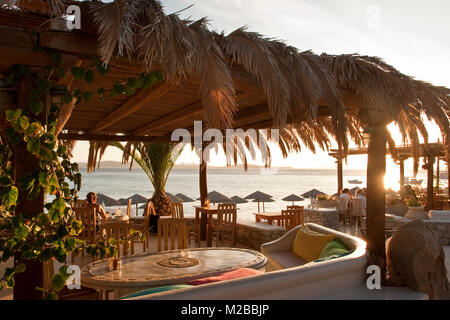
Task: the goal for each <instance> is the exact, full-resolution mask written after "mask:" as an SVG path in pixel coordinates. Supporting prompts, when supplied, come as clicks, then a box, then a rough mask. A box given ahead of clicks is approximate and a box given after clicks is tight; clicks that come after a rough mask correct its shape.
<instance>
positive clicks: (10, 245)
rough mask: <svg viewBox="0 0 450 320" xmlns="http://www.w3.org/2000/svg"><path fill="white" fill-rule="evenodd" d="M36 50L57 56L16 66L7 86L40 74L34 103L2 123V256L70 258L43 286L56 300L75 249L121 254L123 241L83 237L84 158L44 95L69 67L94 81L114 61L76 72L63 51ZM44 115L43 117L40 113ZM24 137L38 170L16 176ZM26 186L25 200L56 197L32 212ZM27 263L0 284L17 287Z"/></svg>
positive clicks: (123, 90)
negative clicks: (79, 213)
mask: <svg viewBox="0 0 450 320" xmlns="http://www.w3.org/2000/svg"><path fill="white" fill-rule="evenodd" d="M36 50H42V51H44V52H45V53H47V54H48V55H49V57H50V61H51V63H50V64H49V65H48V66H47V67H46V68H42V69H41V70H40V71H39V72H34V73H33V72H32V71H31V70H30V69H29V68H27V67H26V66H24V65H15V66H13V67H12V68H11V72H10V74H9V75H8V76H6V77H5V78H4V79H3V81H4V82H5V83H6V84H7V85H9V86H17V85H18V82H19V81H20V80H21V79H22V78H24V77H26V78H29V77H34V79H35V86H33V88H32V89H31V90H30V92H28V94H29V101H30V103H29V104H28V105H21V106H17V108H16V109H6V110H4V114H3V115H2V116H3V118H4V122H6V126H5V128H6V129H5V130H3V133H2V143H1V144H0V262H5V261H7V260H8V259H10V258H11V257H13V256H14V255H15V254H17V253H20V254H21V256H22V257H23V259H25V260H35V259H38V260H40V261H42V262H45V261H48V260H50V259H52V261H53V259H56V260H57V261H59V262H61V263H64V265H63V266H62V267H61V268H60V269H59V270H58V272H57V273H56V274H55V275H53V278H52V288H51V290H50V291H46V290H44V289H43V288H36V289H37V290H40V291H41V292H42V294H43V298H44V299H57V298H58V292H59V291H60V290H61V289H62V288H63V287H64V285H65V282H66V280H67V279H68V277H69V276H70V275H69V274H68V273H67V265H66V264H65V263H66V258H67V257H68V255H69V254H70V253H72V254H76V253H77V252H79V251H80V250H82V249H86V251H87V253H88V254H90V255H91V256H93V257H99V258H100V259H103V258H105V257H113V256H116V255H117V252H118V248H117V246H118V242H117V241H115V240H114V239H110V240H109V241H105V240H100V241H98V243H95V244H86V242H85V241H82V240H80V239H79V238H78V236H79V235H80V233H81V232H83V229H84V226H83V223H82V222H81V221H79V220H76V219H75V216H74V210H73V208H72V204H73V199H74V198H75V197H76V196H77V192H79V190H80V188H81V174H80V173H79V168H78V164H76V163H73V162H71V160H70V155H69V151H68V150H67V148H66V146H64V145H63V144H62V143H60V142H59V141H58V138H57V134H56V127H57V121H58V120H57V119H58V114H59V111H60V108H61V106H59V105H51V106H50V108H49V110H45V101H46V97H48V95H49V94H50V92H51V89H52V87H53V86H54V85H55V84H56V83H57V82H58V81H60V80H61V79H62V78H64V77H67V76H68V74H69V73H70V75H72V76H73V78H74V79H76V80H82V81H85V82H87V83H89V84H90V83H95V78H96V77H97V76H99V75H100V76H104V75H106V74H107V73H108V72H109V67H108V66H107V65H104V64H103V63H102V62H101V61H100V59H99V58H98V57H96V58H95V59H93V61H92V63H90V64H88V67H85V68H83V67H80V66H74V67H72V68H71V69H70V72H65V71H64V70H63V68H62V67H61V55H60V54H59V53H58V52H49V51H46V50H44V49H42V48H36ZM162 79H163V76H162V73H160V72H152V73H142V74H141V75H140V76H139V77H136V78H128V79H127V80H126V81H122V82H119V81H116V82H115V83H114V85H113V87H112V88H109V89H108V90H106V89H105V88H103V87H98V88H94V89H93V90H80V89H78V88H74V89H72V90H71V91H70V92H68V93H67V95H66V96H65V97H64V102H65V103H69V102H71V101H72V100H73V99H76V100H75V101H76V102H75V103H76V104H78V103H80V102H81V101H85V102H88V101H89V100H90V99H91V98H92V95H93V94H96V95H98V97H99V98H100V100H102V101H104V100H105V99H107V97H112V96H115V95H133V94H134V93H135V92H136V90H138V89H141V88H146V87H149V86H151V85H152V84H153V83H156V82H159V81H161V80H162ZM1 107H2V108H3V106H1ZM43 112H46V116H45V117H42V113H43ZM43 118H44V119H45V120H44V121H42V120H41V119H43ZM21 143H25V144H26V149H27V152H29V154H31V155H32V156H33V157H35V158H36V159H37V160H38V162H39V170H33V171H32V170H30V171H29V172H27V173H26V174H25V175H24V176H23V177H21V178H20V179H14V175H13V172H14V170H13V157H14V151H15V148H16V146H18V145H19V144H21ZM19 190H20V191H24V192H26V193H27V196H26V199H20V201H31V200H33V199H36V198H37V197H38V196H39V195H40V193H41V190H43V191H44V192H45V194H47V195H51V196H52V197H51V198H52V200H51V201H50V200H49V201H48V202H46V203H45V205H44V207H43V208H42V209H43V210H42V212H41V213H39V214H37V215H35V216H33V217H31V218H27V217H26V216H25V215H24V213H23V212H18V210H17V205H18V201H19ZM48 198H50V197H48ZM136 237H142V234H141V233H139V232H137V231H134V230H132V232H131V233H130V234H129V235H128V236H127V237H126V238H124V239H121V240H120V241H119V242H123V241H129V240H130V239H132V238H136ZM25 269H26V265H25V264H24V263H19V264H17V265H16V266H15V267H13V268H6V270H5V272H4V274H3V275H0V290H1V289H2V288H3V287H5V286H8V287H13V286H14V275H15V274H17V273H21V272H24V271H25Z"/></svg>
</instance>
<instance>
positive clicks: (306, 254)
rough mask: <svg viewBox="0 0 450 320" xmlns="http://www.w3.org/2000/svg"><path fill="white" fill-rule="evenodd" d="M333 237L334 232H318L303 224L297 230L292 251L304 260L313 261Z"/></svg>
mask: <svg viewBox="0 0 450 320" xmlns="http://www.w3.org/2000/svg"><path fill="white" fill-rule="evenodd" d="M335 238H336V236H335V235H334V234H323V233H319V232H316V231H314V230H311V229H309V228H308V227H307V226H303V227H301V228H300V229H299V230H298V231H297V235H296V236H295V239H294V243H293V245H292V252H293V253H294V254H295V255H297V256H298V257H300V258H301V259H302V260H303V261H305V262H310V261H314V260H316V259H318V258H319V257H320V253H321V252H322V249H323V247H325V245H326V244H327V243H328V242H330V241H332V240H334V239H335Z"/></svg>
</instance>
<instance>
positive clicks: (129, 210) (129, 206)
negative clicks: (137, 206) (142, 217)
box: [127, 199, 132, 217]
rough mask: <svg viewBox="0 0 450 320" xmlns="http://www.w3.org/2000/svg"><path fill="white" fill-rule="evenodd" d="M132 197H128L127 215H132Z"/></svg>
mask: <svg viewBox="0 0 450 320" xmlns="http://www.w3.org/2000/svg"><path fill="white" fill-rule="evenodd" d="M131 201H132V200H131V199H128V205H127V216H128V217H131Z"/></svg>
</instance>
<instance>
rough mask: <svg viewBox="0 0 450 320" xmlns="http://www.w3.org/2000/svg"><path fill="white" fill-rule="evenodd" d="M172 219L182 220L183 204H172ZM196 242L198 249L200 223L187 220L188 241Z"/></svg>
mask: <svg viewBox="0 0 450 320" xmlns="http://www.w3.org/2000/svg"><path fill="white" fill-rule="evenodd" d="M172 218H178V219H180V218H184V209H183V204H182V203H179V202H173V203H172ZM191 239H194V240H196V242H197V245H198V247H200V241H201V240H200V223H199V222H198V221H196V220H194V221H191V220H188V241H189V243H191Z"/></svg>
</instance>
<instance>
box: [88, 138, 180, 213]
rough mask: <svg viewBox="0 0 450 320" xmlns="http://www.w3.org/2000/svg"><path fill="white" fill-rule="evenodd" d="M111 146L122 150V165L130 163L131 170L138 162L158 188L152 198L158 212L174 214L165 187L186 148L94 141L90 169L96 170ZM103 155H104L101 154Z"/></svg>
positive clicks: (173, 144) (171, 144)
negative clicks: (97, 164) (134, 163)
mask: <svg viewBox="0 0 450 320" xmlns="http://www.w3.org/2000/svg"><path fill="white" fill-rule="evenodd" d="M108 146H114V147H116V148H119V149H120V150H122V152H123V155H122V163H128V162H130V170H131V168H132V166H133V162H136V163H137V164H138V165H139V166H140V167H141V168H142V170H144V172H145V173H146V174H147V176H148V177H149V179H150V181H151V183H152V185H153V188H154V189H155V191H154V193H153V196H152V198H151V200H152V202H153V204H154V206H155V210H156V212H157V213H158V214H159V215H170V214H171V210H172V209H171V207H172V201H171V200H170V198H169V197H168V196H167V194H166V192H165V190H164V188H165V186H166V182H167V178H168V177H169V174H170V171H171V170H172V168H173V166H174V165H175V162H176V160H177V159H178V157H179V156H180V154H181V151H182V150H183V145H182V144H180V143H176V142H169V143H160V142H139V143H132V142H128V143H127V144H125V145H123V144H121V143H120V142H102V143H99V142H93V143H91V148H90V149H89V163H88V168H90V170H91V171H92V170H93V169H94V168H95V166H96V162H97V156H98V161H99V162H100V160H101V157H102V155H103V153H104V151H105V149H106V148H107V147H108ZM98 152H100V154H98Z"/></svg>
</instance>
